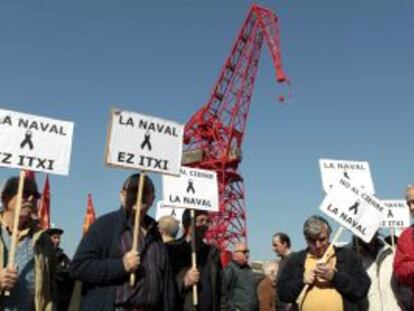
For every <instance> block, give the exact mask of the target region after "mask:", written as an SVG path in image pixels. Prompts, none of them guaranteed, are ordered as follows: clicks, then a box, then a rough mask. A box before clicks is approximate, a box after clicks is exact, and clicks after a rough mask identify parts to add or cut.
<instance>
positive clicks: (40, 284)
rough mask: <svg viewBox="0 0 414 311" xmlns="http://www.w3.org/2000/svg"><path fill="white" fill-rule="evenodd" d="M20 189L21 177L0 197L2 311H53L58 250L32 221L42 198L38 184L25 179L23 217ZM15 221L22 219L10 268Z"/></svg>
mask: <svg viewBox="0 0 414 311" xmlns="http://www.w3.org/2000/svg"><path fill="white" fill-rule="evenodd" d="M18 187H19V177H12V178H9V179H8V180H7V182H6V183H5V185H4V187H3V190H2V193H1V201H2V204H3V211H2V212H1V215H0V222H1V233H0V234H1V237H0V267H1V271H0V290H1V296H0V309H1V310H36V311H44V310H53V308H54V301H53V297H54V294H55V284H54V282H55V272H56V265H55V250H54V246H53V244H52V241H51V240H50V237H49V235H48V234H47V233H46V232H45V231H43V230H41V229H40V228H39V227H38V226H37V224H36V223H35V222H33V220H32V217H31V216H32V214H33V211H35V210H36V203H37V199H38V198H39V197H40V194H39V193H38V191H37V185H36V182H35V181H34V180H33V179H25V181H24V183H23V194H22V203H21V210H20V214H19V215H15V211H16V207H17V192H18ZM15 217H19V226H18V235H17V237H18V239H17V245H16V250H15V255H14V259H15V260H14V264H12V265H9V263H8V262H5V258H8V257H9V256H8V254H9V253H10V251H11V244H12V231H11V230H12V228H13V223H14V218H15ZM6 292H7V293H6ZM33 306H34V307H33Z"/></svg>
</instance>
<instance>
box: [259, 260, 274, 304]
mask: <svg viewBox="0 0 414 311" xmlns="http://www.w3.org/2000/svg"><path fill="white" fill-rule="evenodd" d="M278 270H279V263H278V262H276V261H270V262H266V263H264V264H263V274H264V277H263V279H262V280H261V281H260V282H259V285H258V286H257V297H258V300H259V310H260V311H276V310H277V309H276V286H277V283H276V282H277V280H276V276H277V273H278Z"/></svg>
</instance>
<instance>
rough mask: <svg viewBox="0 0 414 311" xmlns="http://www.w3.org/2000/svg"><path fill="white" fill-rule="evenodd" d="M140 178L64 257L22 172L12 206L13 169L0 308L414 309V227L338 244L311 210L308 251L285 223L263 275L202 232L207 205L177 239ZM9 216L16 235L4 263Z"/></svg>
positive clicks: (412, 190) (0, 217) (0, 235)
mask: <svg viewBox="0 0 414 311" xmlns="http://www.w3.org/2000/svg"><path fill="white" fill-rule="evenodd" d="M139 180H140V175H139V174H134V175H131V176H129V177H128V178H127V179H126V180H125V182H124V183H123V184H122V186H121V189H120V207H119V208H114V211H113V212H110V213H108V214H105V215H103V216H101V217H99V218H98V219H97V220H96V221H95V222H94V223H93V224H92V225H91V226H90V228H89V230H88V231H87V232H86V233H85V234H84V236H83V237H82V239H81V241H80V243H79V245H78V248H77V250H76V253H75V255H74V257H73V259H72V260H70V259H69V258H68V256H66V255H65V253H64V252H63V250H62V249H61V248H60V247H59V245H60V240H61V236H62V234H63V230H62V229H59V228H51V229H48V230H43V229H42V228H41V227H40V226H39V223H38V220H37V218H36V216H35V215H36V209H37V200H38V199H39V196H40V195H39V193H38V190H37V185H36V182H35V181H34V180H32V179H25V180H24V187H23V189H24V190H23V193H22V197H21V211H20V214H19V215H16V207H17V204H18V202H17V201H18V198H17V197H18V195H17V192H18V187H19V177H11V178H9V179H8V180H7V181H6V183H5V184H4V186H3V188H2V191H1V202H2V206H3V208H2V211H1V214H0V223H1V232H0V269H1V270H0V292H1V294H0V309H1V310H36V311H43V310H74V307H73V306H75V305H77V304H74V303H73V300H78V301H79V304H78V305H77V307H76V309H77V310H104V311H105V310H108V311H109V310H115V311H151V310H165V311H167V310H173V311H175V310H178V311H179V310H186V311H187V310H200V311H216V310H230V311H233V310H234V311H235V310H240V311H255V310H262V311H265V310H266V311H275V310H290V311H294V310H303V311H312V310H315V311H316V310H317V311H324V310H329V311H336V310H338V311H339V310H345V311H353V310H357V311H360V310H375V311H376V310H379V311H382V310H383V311H389V310H414V309H413V306H414V295H413V291H414V231H413V230H414V229H413V227H409V228H407V229H406V230H405V231H404V232H403V233H402V234H401V236H400V237H399V239H398V244H397V247H396V248H395V247H393V246H392V245H390V242H389V241H388V240H387V239H385V238H381V237H380V235H379V234H376V235H375V236H374V238H373V239H372V241H371V242H370V243H365V242H363V241H362V240H360V239H358V238H357V237H353V238H352V241H351V242H350V243H349V245H345V246H341V247H337V246H335V245H333V244H332V243H331V241H330V236H331V227H330V224H329V222H328V221H327V220H326V219H325V218H323V217H321V216H316V215H313V216H310V217H308V219H307V220H306V221H305V223H304V225H303V234H304V239H305V242H306V245H307V247H306V248H305V249H303V250H298V251H294V250H293V249H292V245H291V241H290V238H289V236H288V234H286V233H283V232H277V233H275V234H274V235H273V237H271V238H269V240H271V243H272V248H273V250H274V252H275V254H276V255H277V256H278V257H279V259H278V260H274V261H269V262H266V263H264V264H263V267H262V272H263V273H262V274H260V275H259V274H257V273H256V272H255V271H254V270H253V269H252V267H251V266H250V264H249V253H250V250H249V248H248V245H247V244H246V243H244V242H243V241H240V242H238V243H236V244H235V245H234V246H233V250H232V255H231V260H230V262H228V263H226V266H223V264H222V256H221V253H220V251H219V249H218V248H217V247H216V246H214V245H212V244H209V243H207V242H206V240H205V235H206V232H207V231H208V230H209V226H210V217H209V213H208V212H207V211H202V210H195V211H191V210H185V211H184V213H183V216H182V220H181V223H182V235H181V236H180V237H178V236H177V235H178V232H179V226H180V222H179V221H177V220H176V219H174V217H172V216H164V217H161V218H160V219H159V220H158V222H157V221H155V220H154V219H153V218H151V217H150V216H149V215H148V214H147V213H148V211H149V209H150V208H151V206H152V204H153V201H154V193H155V188H154V184H153V182H152V181H151V179H150V178H149V177H148V176H145V177H144V182H143V183H142V185H143V186H142V187H143V189H139V187H140V183H139ZM140 191H141V192H142V202H141V204H138V205H140V207H137V194H138V193H139V192H140ZM405 198H406V202H407V206H408V208H409V209H410V211H411V213H412V214H413V215H414V186H408V187H407V189H406V193H405ZM137 210H139V212H140V214H139V215H140V217H135V216H136V215H135V214H136V211H137ZM15 217H18V219H19V222H18V224H19V226H18V231H17V233H16V232H15V234H17V235H16V236H17V242H16V246H15V254H14V261H13V262H9V258H10V257H9V255H10V253H11V252H12V250H13V245H12V244H13V239H12V236H13V232H12V231H13V225H14V219H15ZM135 219H140V221H137V222H136V224H137V225H136V224H135V223H134V221H135ZM138 222H139V224H138ZM134 225H136V226H135V227H137V228H138V230H139V235H138V240H137V248H136V249H135V248H134V247H133V245H134V238H135V235H134ZM131 276H133V277H131ZM75 282H77V283H78V284H81V290H80V291H76V290H74V287H76V286H75ZM71 300H72V303H71ZM70 306H71V307H70Z"/></svg>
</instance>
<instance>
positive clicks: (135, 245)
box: [129, 171, 145, 287]
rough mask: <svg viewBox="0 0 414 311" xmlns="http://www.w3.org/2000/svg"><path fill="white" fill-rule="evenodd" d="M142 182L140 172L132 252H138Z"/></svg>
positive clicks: (133, 275)
mask: <svg viewBox="0 0 414 311" xmlns="http://www.w3.org/2000/svg"><path fill="white" fill-rule="evenodd" d="M144 180H145V172H144V171H142V172H141V174H139V186H138V193H137V202H136V206H137V209H136V210H135V222H134V232H133V236H132V250H133V251H138V241H139V231H140V230H139V227H140V223H141V208H142V193H143V190H144ZM135 279H136V276H135V272H132V273H131V275H130V277H129V284H130V285H131V287H133V286H134V285H135Z"/></svg>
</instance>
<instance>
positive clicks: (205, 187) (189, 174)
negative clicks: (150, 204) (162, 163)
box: [163, 166, 219, 212]
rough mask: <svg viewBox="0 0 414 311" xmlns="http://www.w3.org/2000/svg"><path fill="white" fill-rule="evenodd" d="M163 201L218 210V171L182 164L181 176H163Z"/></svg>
mask: <svg viewBox="0 0 414 311" xmlns="http://www.w3.org/2000/svg"><path fill="white" fill-rule="evenodd" d="M163 202H164V205H165V206H170V207H184V208H191V209H198V210H207V211H210V212H217V211H218V210H219V198H218V184H217V173H216V172H214V171H210V170H201V169H195V168H191V167H185V166H182V167H181V170H180V176H179V177H174V176H163Z"/></svg>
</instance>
